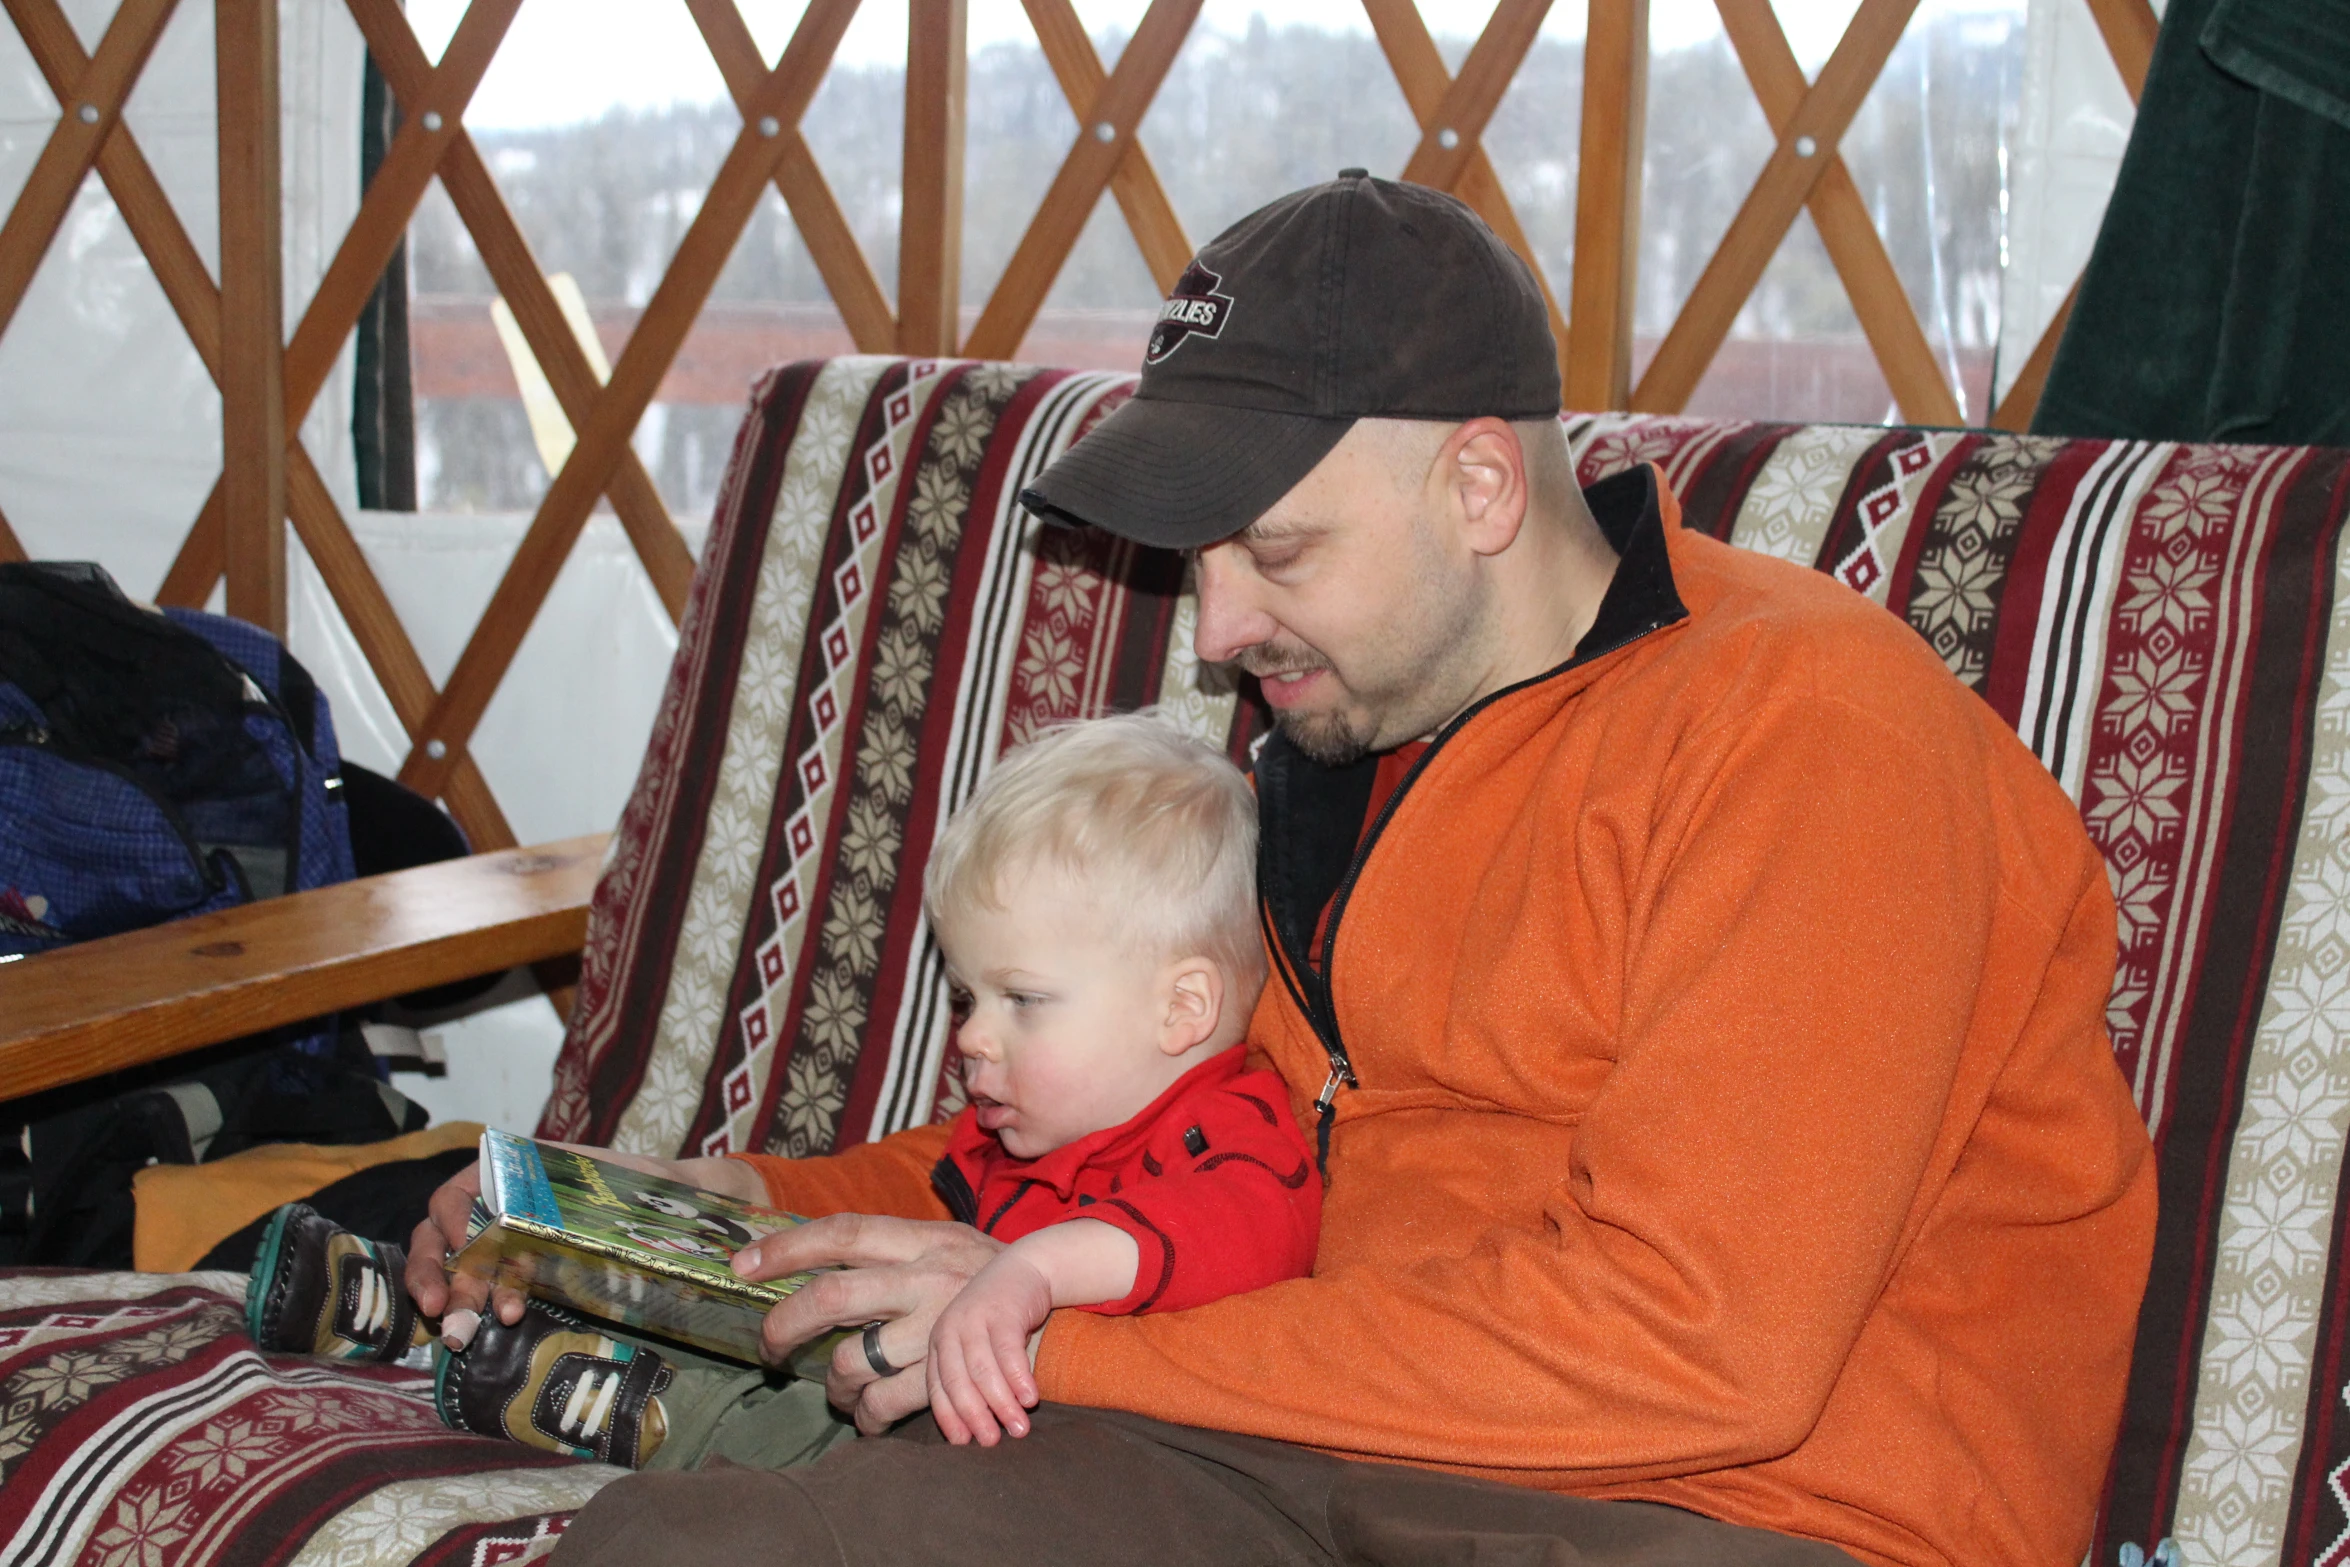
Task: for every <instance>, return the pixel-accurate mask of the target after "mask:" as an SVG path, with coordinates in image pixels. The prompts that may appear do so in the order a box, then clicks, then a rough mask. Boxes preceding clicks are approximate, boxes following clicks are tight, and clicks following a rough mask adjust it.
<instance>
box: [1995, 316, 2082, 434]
mask: <svg viewBox="0 0 2350 1567" xmlns="http://www.w3.org/2000/svg"><path fill="white" fill-rule="evenodd" d="M2080 297H2081V280H2080V279H2079V278H2075V279H2073V286H2072V287H2071V288H2070V289H2067V290H2066V291H2065V296H2064V302H2063V303H2062V304H2060V305H2058V306H2057V307H2056V314H2055V315H2053V316H2050V317H2049V318H2048V325H2047V326H2045V327H2043V328H2042V329H2041V332H2040V341H2038V342H2037V343H2034V344H2033V345H2032V352H2031V356H2030V357H2029V358H2027V359H2025V360H2024V367H2023V368H2022V369H2021V370H2019V371H2017V372H2016V377H2015V380H2014V381H2013V382H2012V383H2010V384H2009V386H2008V388H2007V395H2006V396H2005V397H2002V398H2000V399H1999V406H1998V407H1996V408H1994V409H1992V410H1991V417H1990V418H1989V419H1988V420H1986V421H1985V422H1986V423H1987V424H1989V425H1990V426H1991V428H1992V429H1994V430H2015V431H2023V430H2029V429H2030V428H2031V427H2032V415H2034V414H2035V413H2038V412H2039V411H2040V394H2041V393H2042V392H2043V391H2045V390H2047V387H2048V369H2049V367H2050V366H2051V365H2053V364H2055V363H2056V345H2057V344H2058V343H2060V342H2062V341H2063V340H2064V328H2065V323H2066V322H2068V321H2070V320H2072V318H2073V304H2074V302H2075V301H2077V300H2078V299H2079V298H2080Z"/></svg>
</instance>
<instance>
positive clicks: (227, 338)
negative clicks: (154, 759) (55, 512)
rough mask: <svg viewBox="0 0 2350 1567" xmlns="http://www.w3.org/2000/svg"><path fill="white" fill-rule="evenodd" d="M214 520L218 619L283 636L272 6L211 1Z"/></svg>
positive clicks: (281, 346) (280, 311)
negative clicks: (216, 388)
mask: <svg viewBox="0 0 2350 1567" xmlns="http://www.w3.org/2000/svg"><path fill="white" fill-rule="evenodd" d="M213 27H214V34H215V35H214V48H215V50H216V54H215V67H216V68H215V72H214V81H215V84H216V97H215V100H214V101H215V102H216V103H218V105H219V123H220V277H221V288H220V320H221V362H220V445H221V469H220V471H221V517H222V522H223V524H224V529H225V537H226V539H227V541H228V550H227V569H228V612H229V613H230V614H232V615H234V616H236V617H237V618H238V619H239V620H244V621H249V622H251V623H252V624H254V625H256V626H259V627H261V628H262V629H263V630H265V631H268V632H271V633H273V634H275V635H277V636H280V637H282V636H284V635H285V632H286V434H285V428H286V402H285V335H284V334H285V315H284V305H283V300H282V295H281V294H280V268H281V265H282V259H283V250H282V248H281V240H280V230H279V214H280V211H281V199H280V194H279V189H278V173H279V164H278V156H279V154H278V92H277V88H278V52H277V0H215V4H214V8H213Z"/></svg>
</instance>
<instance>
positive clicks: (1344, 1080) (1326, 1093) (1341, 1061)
mask: <svg viewBox="0 0 2350 1567" xmlns="http://www.w3.org/2000/svg"><path fill="white" fill-rule="evenodd" d="M1361 1086H1362V1085H1361V1084H1360V1083H1358V1082H1356V1081H1355V1069H1354V1067H1353V1065H1352V1064H1350V1063H1349V1062H1348V1061H1347V1059H1346V1057H1344V1056H1342V1055H1340V1054H1339V1053H1338V1052H1337V1051H1335V1050H1333V1051H1331V1052H1330V1078H1329V1081H1327V1082H1325V1083H1324V1084H1323V1085H1322V1091H1321V1092H1320V1093H1318V1094H1316V1095H1315V1096H1314V1109H1315V1110H1316V1111H1318V1112H1320V1113H1321V1115H1322V1116H1323V1117H1324V1118H1325V1119H1327V1118H1328V1117H1329V1115H1330V1112H1331V1111H1332V1109H1333V1108H1335V1107H1336V1106H1337V1104H1338V1091H1339V1090H1340V1089H1341V1088H1360V1087H1361Z"/></svg>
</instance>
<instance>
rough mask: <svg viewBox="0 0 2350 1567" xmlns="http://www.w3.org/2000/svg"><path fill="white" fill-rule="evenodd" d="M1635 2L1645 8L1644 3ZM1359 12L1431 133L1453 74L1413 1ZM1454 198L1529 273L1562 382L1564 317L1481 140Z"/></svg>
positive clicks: (1384, 0) (1367, 2) (1366, 1)
mask: <svg viewBox="0 0 2350 1567" xmlns="http://www.w3.org/2000/svg"><path fill="white" fill-rule="evenodd" d="M1640 3H1642V4H1645V3H1646V0H1640ZM1363 10H1364V12H1365V14H1367V15H1368V16H1369V17H1370V19H1371V31H1372V33H1373V34H1375V35H1376V36H1377V38H1378V40H1379V47H1380V50H1381V51H1382V52H1383V53H1385V54H1386V56H1387V67H1388V69H1389V70H1391V71H1393V72H1394V73H1395V84H1396V85H1397V86H1398V87H1400V88H1402V89H1403V97H1404V102H1405V103H1406V104H1407V105H1409V106H1410V108H1411V111H1412V118H1413V119H1414V120H1415V121H1416V122H1418V124H1419V127H1420V129H1421V130H1422V131H1423V132H1426V131H1428V130H1430V129H1431V128H1433V127H1434V126H1435V125H1436V122H1437V117H1438V116H1439V115H1440V114H1442V113H1443V111H1444V95H1445V93H1446V92H1448V91H1449V90H1451V87H1452V72H1451V71H1449V70H1447V69H1446V68H1445V64H1444V56H1443V55H1441V54H1439V53H1437V51H1436V40H1435V39H1434V38H1432V37H1430V36H1429V34H1428V24H1427V23H1426V22H1425V21H1423V20H1421V18H1420V12H1419V8H1418V7H1417V6H1415V5H1413V4H1412V0H1363ZM1453 194H1454V195H1456V196H1458V197H1460V198H1461V200H1462V201H1464V202H1466V203H1468V205H1469V207H1470V209H1471V210H1472V211H1474V212H1475V213H1476V214H1477V215H1478V216H1479V217H1481V218H1483V219H1484V220H1485V221H1486V223H1487V224H1488V225H1489V226H1490V227H1491V228H1492V229H1493V232H1494V233H1496V234H1499V235H1500V236H1501V239H1502V243H1503V244H1505V245H1507V246H1509V247H1510V249H1512V250H1514V251H1516V252H1517V253H1518V257H1519V259H1520V260H1522V261H1524V262H1525V263H1526V265H1527V267H1528V268H1529V269H1530V270H1531V271H1532V272H1533V274H1534V285H1535V287H1537V288H1539V289H1541V290H1542V307H1543V309H1544V310H1545V311H1546V312H1548V314H1549V316H1550V335H1551V337H1552V339H1553V340H1554V341H1555V342H1556V343H1557V345H1558V354H1559V374H1560V377H1561V379H1562V380H1563V379H1564V378H1565V375H1566V365H1567V318H1566V316H1565V315H1564V314H1563V313H1562V312H1561V311H1560V310H1559V302H1558V296H1557V295H1556V294H1554V293H1552V292H1551V287H1550V278H1549V277H1548V275H1546V274H1545V273H1544V271H1543V267H1542V261H1541V259H1540V258H1539V257H1537V256H1536V255H1535V254H1534V246H1533V243H1532V241H1530V240H1528V239H1527V238H1526V230H1525V229H1524V227H1522V226H1521V225H1520V224H1519V222H1518V213H1517V209H1516V208H1515V207H1513V206H1511V205H1510V198H1509V193H1508V192H1507V191H1505V190H1504V189H1502V184H1501V176H1500V175H1498V174H1496V173H1495V172H1494V171H1493V160H1492V159H1491V158H1490V157H1488V156H1487V155H1486V152H1485V146H1484V143H1483V142H1482V141H1480V142H1478V143H1477V144H1476V145H1475V146H1473V147H1471V148H1470V151H1469V161H1468V162H1467V163H1466V164H1464V165H1462V168H1461V173H1460V178H1459V179H1458V180H1456V181H1454V183H1453Z"/></svg>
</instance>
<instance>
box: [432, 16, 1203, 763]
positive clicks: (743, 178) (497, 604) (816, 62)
mask: <svg viewBox="0 0 2350 1567" xmlns="http://www.w3.org/2000/svg"><path fill="white" fill-rule="evenodd" d="M1195 3H1196V0H1195ZM855 9H856V0H812V3H811V4H810V5H809V7H808V9H807V10H806V11H805V12H804V13H802V15H801V17H800V22H799V26H798V27H797V28H796V29H795V30H794V32H793V34H792V40H791V42H790V44H788V45H787V46H786V47H785V49H784V51H783V58H782V60H781V61H779V62H778V63H777V65H776V67H775V69H774V70H773V71H772V72H770V73H769V74H768V76H767V80H766V81H765V82H764V83H763V84H762V85H761V87H760V89H759V91H758V93H757V95H756V96H754V97H753V98H752V100H751V105H750V111H746V114H745V119H746V122H747V123H746V124H745V126H744V129H743V133H742V134H741V135H740V136H738V137H736V138H735V142H734V145H733V147H732V148H730V149H729V150H728V152H727V154H726V159H725V161H724V162H723V163H721V164H720V165H719V168H718V172H717V174H716V176H715V177H714V178H712V180H711V182H710V187H709V190H708V191H707V192H706V193H705V194H704V196H703V198H702V204H701V206H700V208H699V209H697V210H696V212H695V213H694V219H693V222H692V223H691V224H690V225H689V226H688V227H687V229H686V232H685V237H684V238H683V239H682V240H681V241H679V243H678V247H677V254H676V256H675V257H674V258H673V259H672V260H671V262H670V264H669V270H668V271H667V272H666V273H665V274H663V276H662V279H661V282H660V285H659V286H658V287H657V288H655V289H654V291H653V297H652V299H651V300H650V301H648V302H647V303H646V305H645V309H644V313H643V315H642V316H640V317H639V318H638V320H637V325H636V330H635V331H634V332H633V333H632V334H631V335H630V337H629V340H628V346H627V347H626V348H624V349H622V350H621V354H620V362H619V363H618V364H616V365H614V366H613V367H612V379H611V382H610V384H608V385H607V386H605V387H604V389H603V390H602V392H600V393H599V394H598V395H597V397H596V400H595V403H594V406H593V407H592V408H590V409H589V411H588V416H587V418H586V419H585V420H584V421H582V422H581V423H580V425H579V426H578V427H577V428H578V430H579V441H578V444H577V445H575V446H574V447H573V448H572V451H571V456H570V458H569V460H568V461H566V462H565V463H564V464H563V470H562V471H561V472H560V473H558V474H556V475H555V479H554V482H553V483H552V484H550V485H549V486H548V487H547V493H546V494H545V495H544V496H542V497H541V498H540V501H539V508H538V513H537V515H536V516H535V517H533V518H532V519H531V525H530V529H529V531H528V532H527V533H525V534H524V535H523V539H522V543H521V545H520V546H519V547H518V548H517V549H516V550H515V553H514V559H513V561H512V562H511V563H510V564H509V565H508V566H507V568H506V574H505V575H504V576H503V577H502V578H500V579H499V582H498V586H497V589H496V591H495V592H494V593H492V594H491V596H490V603H489V607H488V608H487V609H486V610H485V611H483V614H482V618H481V624H480V625H478V626H476V627H475V628H474V632H473V636H472V638H471V639H470V640H469V641H468V642H467V643H466V645H465V651H464V652H463V653H462V654H460V655H459V656H458V659H457V667H456V668H455V669H454V670H453V671H451V673H450V676H449V683H448V685H447V686H446V687H445V688H444V689H443V690H442V692H441V696H440V700H439V701H437V702H436V703H434V704H433V710H432V713H431V714H430V715H429V716H428V718H427V719H426V721H425V725H424V728H423V731H422V733H421V735H420V737H419V739H418V743H417V745H416V746H415V748H414V749H412V750H411V751H410V752H409V754H408V759H407V761H406V763H405V764H403V766H402V767H401V769H400V781H401V782H403V783H405V784H407V785H408V787H410V788H411V789H416V790H418V791H420V792H422V793H426V794H437V793H439V792H440V790H441V787H442V785H443V784H444V783H445V782H446V780H447V778H448V776H449V773H450V770H451V769H452V768H453V767H454V766H455V765H456V763H457V761H458V759H459V758H460V757H461V755H462V754H463V751H464V748H465V745H466V743H467V742H468V741H469V740H471V739H472V737H473V730H474V726H475V725H476V724H478V723H479V722H480V721H481V715H482V712H483V710H484V709H485V708H487V707H488V706H489V701H490V698H491V697H492V696H494V695H495V694H496V693H497V689H498V682H499V681H500V680H502V679H503V678H504V677H505V673H506V670H507V668H508V666H509V665H510V664H512V662H513V659H514V653H515V650H516V649H517V648H518V647H520V646H521V645H522V638H523V636H524V635H525V634H526V633H527V632H528V631H529V629H530V624H531V621H532V620H533V619H534V618H535V617H536V616H537V614H538V610H539V606H540V605H541V604H543V603H545V602H546V596H547V591H548V589H550V588H551V587H553V586H554V582H555V574H556V573H557V572H558V571H559V570H561V569H562V565H563V561H564V558H565V557H566V556H567V555H568V554H569V553H570V550H571V546H572V543H573V541H574V540H576V539H577V538H578V537H579V530H580V528H581V527H582V526H583V525H584V524H585V523H586V522H587V516H588V509H589V508H590V507H591V506H592V505H593V504H594V501H595V497H596V495H597V493H598V492H599V491H600V490H602V488H603V487H604V485H605V483H606V481H607V479H608V477H609V475H610V474H611V472H612V469H613V467H614V466H615V465H616V464H617V463H618V462H619V461H620V459H621V456H622V454H624V453H625V452H626V451H627V450H628V438H629V435H630V433H631V432H633V431H634V430H635V429H636V425H637V421H638V419H640V418H641V417H642V416H643V414H644V410H645V406H646V405H647V404H648V403H650V402H651V401H652V398H653V393H654V392H655V391H657V390H658V389H659V387H660V383H661V377H662V376H663V375H664V374H665V373H666V372H667V370H668V366H669V362H670V360H671V359H673V358H674V357H675V356H676V353H677V349H678V346H679V344H681V343H682V342H684V340H685V334H686V333H687V332H688V331H689V330H690V329H691V328H692V326H693V323H694V318H695V317H696V316H697V315H698V314H699V313H700V311H701V308H702V302H703V301H704V300H705V299H707V298H708V297H709V292H710V286H711V285H712V284H713V283H715V282H716V281H717V279H718V273H719V270H720V269H721V268H722V267H723V266H724V265H725V264H726V258H727V256H728V254H729V253H730V252H731V251H732V249H733V247H734V243H735V241H736V239H737V238H739V237H740V236H741V234H742V231H743V226H744V225H745V224H746V223H747V222H749V220H750V216H751V213H752V211H753V209H754V208H755V207H756V205H757V202H758V199H759V196H760V194H761V192H763V191H764V190H765V189H766V187H767V184H768V182H769V181H770V180H771V179H772V178H773V175H774V170H775V167H776V164H777V161H778V159H779V158H780V156H781V152H782V138H781V137H772V136H763V135H761V134H760V133H759V124H760V122H761V120H763V119H766V118H768V117H773V118H774V119H775V120H776V121H777V123H779V124H795V125H796V124H797V123H799V119H800V116H801V115H802V114H803V113H805V112H806V110H807V106H808V100H809V99H810V98H811V97H813V96H814V95H815V92H816V88H817V86H818V85H819V84H820V83H821V82H822V81H823V78H824V72H825V69H826V67H827V66H828V65H829V64H830V62H831V60H832V55H833V51H834V50H835V49H836V48H838V47H839V44H840V36H841V34H842V33H843V32H844V31H846V30H847V27H848V22H849V17H850V15H851V14H852V13H853V12H854V11H855ZM388 79H389V77H388V74H387V80H388ZM751 111H755V112H751ZM436 750H437V751H438V753H439V754H437V755H436V754H435V752H436Z"/></svg>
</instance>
